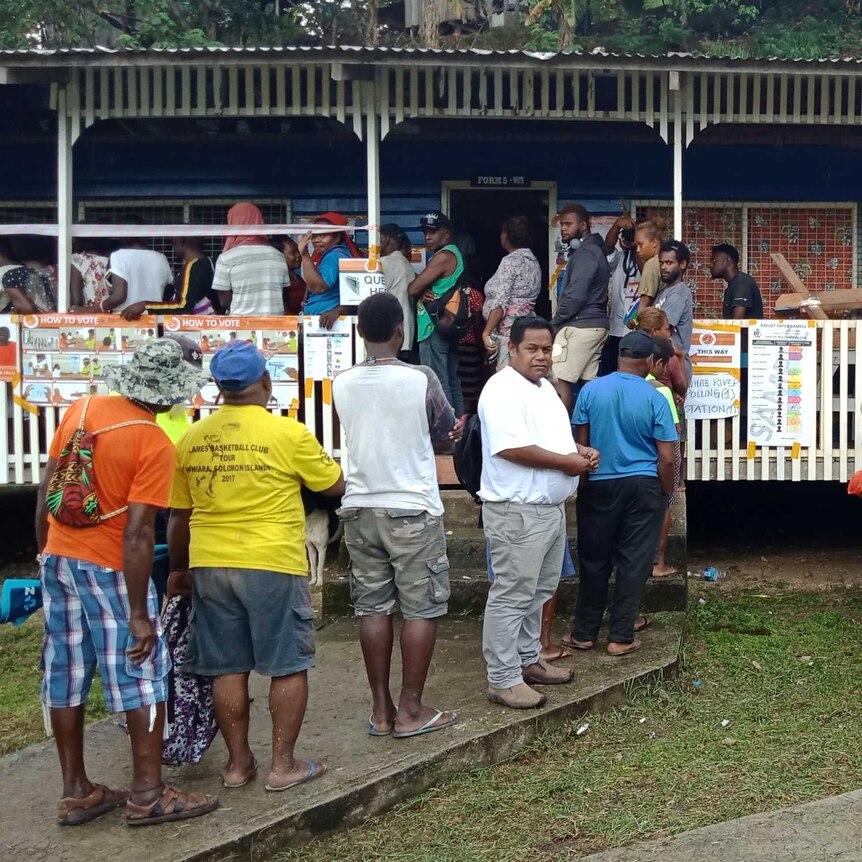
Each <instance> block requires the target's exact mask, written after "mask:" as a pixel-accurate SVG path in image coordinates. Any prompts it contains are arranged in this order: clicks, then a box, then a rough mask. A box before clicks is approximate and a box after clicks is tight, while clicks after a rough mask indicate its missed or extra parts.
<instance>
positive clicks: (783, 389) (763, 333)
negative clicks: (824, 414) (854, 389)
mask: <svg viewBox="0 0 862 862" xmlns="http://www.w3.org/2000/svg"><path fill="white" fill-rule="evenodd" d="M816 427H817V328H816V326H815V323H814V321H813V320H783V321H779V320H758V321H757V322H755V323H752V325H751V326H750V327H749V329H748V442H749V444H751V443H754V444H756V445H758V446H792V445H793V444H794V443H798V444H799V445H800V446H813V445H814V443H815V430H816Z"/></svg>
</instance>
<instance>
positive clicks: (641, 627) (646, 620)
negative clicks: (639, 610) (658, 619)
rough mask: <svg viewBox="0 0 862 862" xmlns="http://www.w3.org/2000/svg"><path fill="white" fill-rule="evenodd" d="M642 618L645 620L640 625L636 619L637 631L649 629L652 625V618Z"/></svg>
mask: <svg viewBox="0 0 862 862" xmlns="http://www.w3.org/2000/svg"><path fill="white" fill-rule="evenodd" d="M641 619H642V620H643V622H642V623H641V624H640V625H638V623H637V620H635V631H636V632H642V631H643V630H644V629H648V628H649V627H650V626H651V625H652V620H651V619H650V618H649V617H647V616H642V617H641Z"/></svg>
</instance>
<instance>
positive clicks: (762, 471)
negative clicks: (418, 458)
mask: <svg viewBox="0 0 862 862" xmlns="http://www.w3.org/2000/svg"><path fill="white" fill-rule="evenodd" d="M740 323H741V325H742V327H743V351H744V352H745V350H746V344H747V339H746V335H747V331H746V330H747V327H748V323H747V322H746V321H740ZM351 325H352V326H353V327H354V328H355V319H352V320H351ZM816 328H817V338H818V377H817V430H816V445H815V446H812V447H810V448H808V447H801V448H799V449H798V450H797V451H796V452H795V453H794V450H793V449H792V448H791V447H762V446H758V447H753V448H749V446H748V440H747V428H746V415H747V410H746V400H747V393H746V388H745V386H744V385H743V387H742V411H741V415H739V416H735V417H733V418H732V419H717V420H716V419H712V420H696V421H693V420H689V421H688V422H687V431H688V442H687V444H686V452H685V460H686V479H687V481H732V482H737V481H766V480H777V481H793V482H799V481H833V482H834V481H838V482H846V481H848V479H849V478H850V477H851V476H852V475H853V473H854V472H855V471H856V470H857V469H862V412H860V409H859V408H860V403H862V402H857V395H859V396H860V397H862V379H860V378H862V372H859V371H858V368H859V366H858V365H857V363H856V345H857V343H860V344H862V320H859V321H856V320H847V321H831V320H829V321H817V322H816ZM300 349H302V346H301V348H300ZM357 350H361V341H360V340H359V339H358V337H356V335H355V330H354V355H356V353H355V352H356V351H357ZM301 368H304V366H302V365H301ZM301 380H302V381H304V382H303V383H301V385H300V402H301V408H300V418H302V419H303V420H304V421H305V422H306V424H307V425H308V427H309V428H310V429H311V430H312V432H313V433H314V434H315V435H316V436H317V438H318V439H319V440H320V441H321V443H322V444H323V445H324V447H325V448H326V449H327V450H328V451H330V452H332V453H334V454H335V455H339V454H341V440H340V431H339V428H338V420H337V417H336V416H335V411H334V410H333V408H332V394H331V393H332V387H331V381H327V380H324V381H310V380H305V377H304V374H303V375H302V376H301ZM63 410H64V408H55V407H40V408H39V409H38V412H37V413H33V412H31V411H29V410H27V409H25V408H24V407H22V406H21V405H20V404H19V403H16V402H15V401H14V400H13V397H12V387H11V385H9V384H0V416H6V421H5V422H0V485H24V484H33V483H38V482H39V481H40V478H41V471H42V468H43V466H44V465H45V463H46V461H47V450H48V446H49V444H50V441H51V438H52V437H53V435H54V431H55V430H56V428H57V425H58V423H59V421H60V419H61V417H62V413H63ZM794 454H795V457H794ZM857 465H858V466H857Z"/></svg>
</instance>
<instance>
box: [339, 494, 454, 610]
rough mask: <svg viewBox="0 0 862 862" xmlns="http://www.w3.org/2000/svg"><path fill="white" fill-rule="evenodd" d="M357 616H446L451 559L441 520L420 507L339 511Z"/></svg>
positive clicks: (352, 598) (352, 597)
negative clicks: (347, 552) (418, 508)
mask: <svg viewBox="0 0 862 862" xmlns="http://www.w3.org/2000/svg"><path fill="white" fill-rule="evenodd" d="M338 514H339V516H340V518H341V520H342V521H343V522H344V542H345V544H346V545H347V550H348V551H349V552H350V562H351V574H350V596H351V600H352V601H353V605H354V608H355V610H356V615H357V616H360V617H363V616H388V615H390V614H393V613H395V611H396V609H400V610H401V616H403V617H404V619H405V620H428V619H434V618H435V617H442V616H445V614H446V612H447V610H448V605H447V602H448V601H449V558H448V557H447V556H446V536H445V535H444V533H443V518H442V517H440V516H438V515H431V514H429V513H428V512H425V511H421V510H417V509H354V508H349V509H340V510H339V512H338Z"/></svg>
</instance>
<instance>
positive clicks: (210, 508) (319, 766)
mask: <svg viewBox="0 0 862 862" xmlns="http://www.w3.org/2000/svg"><path fill="white" fill-rule="evenodd" d="M210 371H211V373H212V376H213V378H214V380H215V382H216V384H217V385H218V387H219V389H220V390H221V393H222V399H223V406H222V407H221V408H220V409H219V410H218V411H217V412H216V413H213V414H211V415H210V416H208V417H206V418H205V419H202V420H201V421H200V422H198V423H196V424H195V425H193V426H192V427H191V429H190V430H189V432H188V433H187V434H186V435H185V436H184V437H183V439H182V440H180V442H179V444H178V446H177V462H176V472H175V475H174V484H173V490H172V492H171V518H170V523H169V526H168V547H169V551H170V559H171V569H172V571H173V572H189V571H190V572H191V588H192V608H193V619H192V625H191V636H190V640H189V650H188V655H187V659H186V663H185V665H184V670H185V671H186V672H187V673H194V674H198V675H199V676H207V677H213V678H214V680H213V698H214V703H215V712H216V720H217V722H218V726H219V729H220V730H221V733H222V736H223V737H224V740H225V744H226V745H227V749H228V761H227V764H226V766H225V768H224V771H223V773H222V780H223V783H224V786H225V787H231V788H237V787H243V786H244V785H246V784H248V783H249V782H250V781H251V780H252V779H253V778H254V777H255V775H256V773H257V761H256V759H255V756H254V752H253V751H252V750H251V748H250V746H249V740H248V727H249V698H248V677H249V673H250V672H251V671H252V670H255V671H257V672H258V673H259V674H262V675H263V676H268V677H270V678H271V683H270V694H269V710H270V715H271V717H272V724H273V750H272V762H271V766H270V769H269V773H268V777H267V781H266V789H267V790H270V791H280V790H287V789H288V788H291V787H296V786H297V785H299V784H303V783H305V782H307V781H311V780H312V779H314V778H318V777H319V776H321V775H323V773H324V772H325V771H326V767H325V766H324V765H323V763H320V762H318V761H314V760H300V759H298V758H295V757H294V746H295V744H296V740H297V738H298V736H299V731H300V728H301V727H302V720H303V718H304V716H305V707H306V703H307V701H308V678H307V671H308V668H310V667H312V665H313V664H314V611H313V609H312V607H311V598H310V596H309V589H308V577H307V575H308V560H307V558H306V553H305V511H304V509H303V505H302V499H301V496H300V491H301V488H302V486H305V487H307V488H308V489H309V490H311V491H317V492H319V493H322V494H324V495H326V496H332V497H341V495H342V494H343V493H344V480H343V478H342V476H341V470H340V468H339V467H338V465H337V464H336V463H335V462H334V461H333V460H332V458H331V457H330V456H329V455H327V453H326V452H325V451H324V450H323V448H322V447H321V445H320V443H318V442H317V440H316V439H315V438H314V436H313V435H312V434H311V432H310V431H309V430H308V429H307V428H306V427H305V426H304V425H302V424H300V423H299V422H297V421H296V420H295V419H289V418H287V417H282V416H275V415H273V414H272V413H270V412H269V411H268V410H267V409H266V405H267V404H268V403H269V399H270V396H271V395H272V380H271V379H270V376H269V372H268V371H267V370H266V359H265V357H264V356H263V354H262V353H261V352H260V351H259V350H258V349H257V348H256V347H255V346H254V345H253V344H250V343H248V342H245V341H233V342H230V343H228V344H227V345H225V346H224V347H223V348H221V350H219V351H217V352H216V354H215V355H214V356H213V360H212V364H211V366H210Z"/></svg>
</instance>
